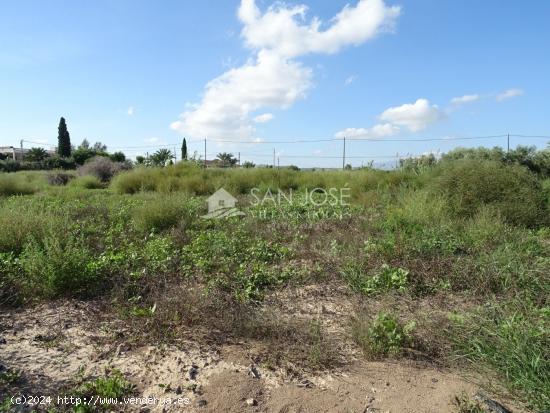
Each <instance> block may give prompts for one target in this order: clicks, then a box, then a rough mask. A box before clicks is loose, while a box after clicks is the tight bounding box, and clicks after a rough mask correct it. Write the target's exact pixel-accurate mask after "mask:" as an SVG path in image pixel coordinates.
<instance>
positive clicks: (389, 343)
mask: <svg viewBox="0 0 550 413" xmlns="http://www.w3.org/2000/svg"><path fill="white" fill-rule="evenodd" d="M414 328H415V323H414V322H410V323H407V324H405V325H403V324H402V323H401V322H400V321H399V319H398V318H397V317H396V316H395V315H393V314H390V313H385V312H381V313H378V314H377V315H376V317H375V318H374V320H369V319H366V318H357V319H354V320H353V323H352V332H353V338H354V340H355V342H356V343H357V344H358V345H359V346H360V347H361V349H362V350H363V352H364V353H365V354H366V355H367V356H369V357H373V358H379V357H386V356H389V355H391V356H396V355H399V354H400V353H401V352H402V351H403V349H404V348H406V347H408V346H410V345H412V336H411V332H412V331H413V330H414Z"/></svg>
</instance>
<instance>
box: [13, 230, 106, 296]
mask: <svg viewBox="0 0 550 413" xmlns="http://www.w3.org/2000/svg"><path fill="white" fill-rule="evenodd" d="M92 261H93V257H92V255H91V252H90V250H89V248H88V247H87V246H86V245H85V244H84V242H83V241H82V240H81V239H79V238H78V237H77V236H76V235H74V234H72V235H71V234H62V235H53V234H50V235H47V236H46V237H45V238H44V239H43V241H42V242H39V241H37V240H32V241H31V242H29V243H28V244H27V245H26V246H25V248H24V250H23V253H22V254H21V258H20V262H21V266H22V268H23V270H24V272H25V274H26V276H27V279H28V281H27V288H28V290H29V293H32V292H36V294H37V295H39V296H45V297H52V298H54V297H62V296H69V297H86V296H93V295H94V294H95V293H97V288H107V287H106V286H105V285H103V286H101V285H100V284H101V281H102V279H101V277H100V276H99V274H98V273H97V272H96V271H94V269H93V268H92V266H91V265H90V264H91V263H92Z"/></svg>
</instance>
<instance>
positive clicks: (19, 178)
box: [0, 173, 37, 196]
mask: <svg viewBox="0 0 550 413" xmlns="http://www.w3.org/2000/svg"><path fill="white" fill-rule="evenodd" d="M36 191H37V188H36V187H35V186H34V185H32V184H31V183H29V182H28V181H27V180H25V179H24V176H23V175H18V174H7V173H0V196H12V195H31V194H34V193H35V192H36Z"/></svg>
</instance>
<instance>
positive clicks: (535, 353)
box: [450, 301, 550, 412]
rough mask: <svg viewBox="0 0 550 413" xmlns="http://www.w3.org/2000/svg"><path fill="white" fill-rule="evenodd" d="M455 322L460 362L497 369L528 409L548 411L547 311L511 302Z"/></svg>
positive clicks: (549, 324) (549, 319) (549, 355)
mask: <svg viewBox="0 0 550 413" xmlns="http://www.w3.org/2000/svg"><path fill="white" fill-rule="evenodd" d="M453 318H454V326H453V327H452V331H451V334H450V337H452V339H453V340H454V345H455V350H454V351H455V354H456V356H457V357H459V358H460V359H465V360H467V361H469V362H471V363H473V364H475V365H478V366H479V365H480V363H481V364H482V365H486V366H489V367H491V368H493V369H494V370H495V371H496V372H497V373H498V374H499V375H500V376H501V377H502V378H503V380H504V381H505V383H506V384H508V385H509V386H510V388H511V389H512V390H514V391H515V392H517V393H519V394H521V395H522V396H523V398H524V399H525V400H526V401H527V402H528V404H529V405H530V407H532V408H535V409H538V410H537V411H541V412H544V411H549V409H550V380H548V378H549V377H550V308H549V307H542V308H533V307H531V306H530V305H529V304H526V303H518V302H517V301H513V302H510V303H508V304H507V305H493V306H491V307H488V308H485V309H482V310H480V311H478V312H476V313H474V314H470V315H467V316H460V317H453Z"/></svg>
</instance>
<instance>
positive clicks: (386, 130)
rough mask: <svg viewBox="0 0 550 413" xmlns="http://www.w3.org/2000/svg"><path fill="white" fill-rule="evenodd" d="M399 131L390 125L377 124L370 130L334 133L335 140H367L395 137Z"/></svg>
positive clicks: (362, 129)
mask: <svg viewBox="0 0 550 413" xmlns="http://www.w3.org/2000/svg"><path fill="white" fill-rule="evenodd" d="M399 131H400V129H399V127H398V126H395V125H392V124H390V123H379V124H377V125H374V126H373V127H372V128H347V129H344V130H341V131H339V132H336V134H335V135H334V137H335V138H340V139H341V138H349V139H353V138H368V139H371V138H372V139H380V138H385V137H388V136H393V135H397V134H398V133H399Z"/></svg>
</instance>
